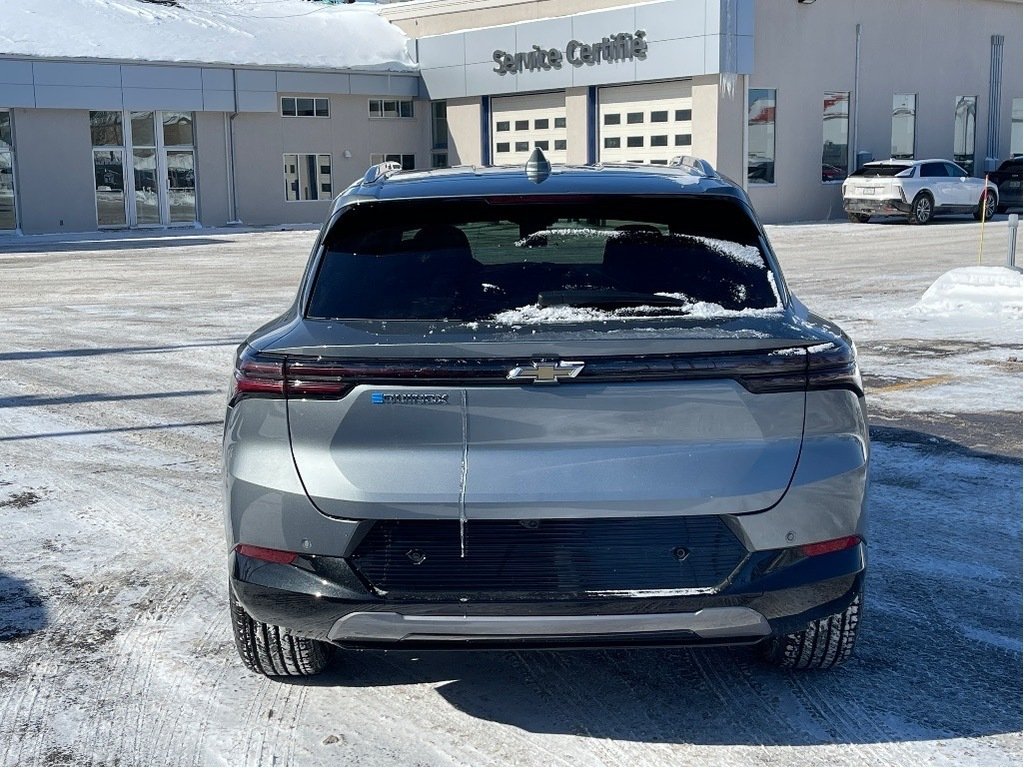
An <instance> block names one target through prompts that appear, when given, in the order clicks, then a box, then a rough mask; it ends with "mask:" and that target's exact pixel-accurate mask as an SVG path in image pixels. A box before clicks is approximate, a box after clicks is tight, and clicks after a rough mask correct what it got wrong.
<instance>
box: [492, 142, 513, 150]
mask: <svg viewBox="0 0 1024 768" xmlns="http://www.w3.org/2000/svg"><path fill="white" fill-rule="evenodd" d="M496 149H497V150H498V151H499V152H510V151H511V150H512V145H511V144H510V143H509V142H507V141H499V142H498V143H497V145H496Z"/></svg>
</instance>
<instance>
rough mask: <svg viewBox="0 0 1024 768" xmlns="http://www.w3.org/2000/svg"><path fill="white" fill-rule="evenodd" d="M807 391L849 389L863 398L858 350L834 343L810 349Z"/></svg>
mask: <svg viewBox="0 0 1024 768" xmlns="http://www.w3.org/2000/svg"><path fill="white" fill-rule="evenodd" d="M807 389H809V390H810V389H848V390H850V391H851V392H854V393H856V394H857V395H858V396H863V395H864V384H863V382H862V381H861V378H860V369H859V368H858V367H857V350H856V348H855V347H854V346H853V345H852V344H834V343H832V342H828V343H826V344H819V345H817V346H814V347H808V349H807Z"/></svg>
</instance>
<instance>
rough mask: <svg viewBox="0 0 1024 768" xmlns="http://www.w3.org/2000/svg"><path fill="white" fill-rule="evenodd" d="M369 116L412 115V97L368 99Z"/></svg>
mask: <svg viewBox="0 0 1024 768" xmlns="http://www.w3.org/2000/svg"><path fill="white" fill-rule="evenodd" d="M369 103H370V117H380V118H384V117H412V99H404V100H403V99H370V102H369Z"/></svg>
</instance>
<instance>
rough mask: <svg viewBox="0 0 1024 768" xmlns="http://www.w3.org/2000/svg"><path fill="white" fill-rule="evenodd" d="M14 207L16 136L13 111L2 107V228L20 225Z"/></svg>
mask: <svg viewBox="0 0 1024 768" xmlns="http://www.w3.org/2000/svg"><path fill="white" fill-rule="evenodd" d="M15 213H16V212H15V208H14V136H13V131H12V130H11V113H10V112H9V111H8V110H6V109H0V230H4V229H15V228H16V227H17V226H18V222H17V217H16V215H15Z"/></svg>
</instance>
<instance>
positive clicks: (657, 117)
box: [651, 109, 668, 123]
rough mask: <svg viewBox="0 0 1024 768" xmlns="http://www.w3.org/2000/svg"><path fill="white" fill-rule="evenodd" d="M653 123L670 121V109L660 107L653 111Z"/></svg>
mask: <svg viewBox="0 0 1024 768" xmlns="http://www.w3.org/2000/svg"><path fill="white" fill-rule="evenodd" d="M651 122H652V123H667V122H668V110H667V109H660V110H658V111H657V112H651Z"/></svg>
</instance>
